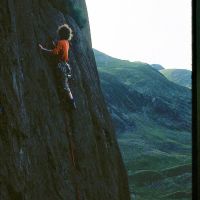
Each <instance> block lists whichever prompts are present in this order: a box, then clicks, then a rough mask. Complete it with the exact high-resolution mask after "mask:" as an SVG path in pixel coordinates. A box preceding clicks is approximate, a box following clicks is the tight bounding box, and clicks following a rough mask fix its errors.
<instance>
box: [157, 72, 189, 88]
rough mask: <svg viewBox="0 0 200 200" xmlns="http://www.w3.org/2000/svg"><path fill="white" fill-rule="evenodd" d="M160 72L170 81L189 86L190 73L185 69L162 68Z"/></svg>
mask: <svg viewBox="0 0 200 200" xmlns="http://www.w3.org/2000/svg"><path fill="white" fill-rule="evenodd" d="M160 72H161V73H162V74H163V75H164V76H165V77H166V78H167V79H169V80H170V81H172V82H174V83H176V84H179V85H182V86H184V87H188V88H191V84H192V77H191V76H192V74H191V71H190V70H186V69H162V70H160Z"/></svg>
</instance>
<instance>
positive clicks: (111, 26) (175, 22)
mask: <svg viewBox="0 0 200 200" xmlns="http://www.w3.org/2000/svg"><path fill="white" fill-rule="evenodd" d="M86 4H87V9H88V14H89V21H90V29H91V36H92V44H93V48H95V49H97V50H99V51H102V52H103V53H106V54H108V55H110V56H113V57H116V58H119V59H125V60H129V61H142V62H146V63H149V64H161V65H162V66H163V67H164V68H182V69H184V68H185V69H190V70H191V63H192V58H191V49H192V46H191V44H192V43H191V37H192V33H191V32H192V30H191V0H86Z"/></svg>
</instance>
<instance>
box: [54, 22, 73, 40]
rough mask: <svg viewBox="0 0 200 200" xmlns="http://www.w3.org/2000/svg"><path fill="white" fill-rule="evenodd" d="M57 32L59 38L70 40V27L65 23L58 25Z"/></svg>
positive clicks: (71, 35)
mask: <svg viewBox="0 0 200 200" xmlns="http://www.w3.org/2000/svg"><path fill="white" fill-rule="evenodd" d="M57 33H58V35H59V37H60V39H61V40H71V39H72V37H73V34H72V29H71V28H70V27H69V26H68V25H67V24H63V25H61V26H59V27H58V29H57Z"/></svg>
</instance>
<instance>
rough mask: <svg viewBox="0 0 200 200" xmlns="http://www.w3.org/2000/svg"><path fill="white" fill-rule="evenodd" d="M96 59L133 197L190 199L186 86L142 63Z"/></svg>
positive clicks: (189, 121) (189, 95)
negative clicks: (172, 80)
mask: <svg viewBox="0 0 200 200" xmlns="http://www.w3.org/2000/svg"><path fill="white" fill-rule="evenodd" d="M95 55H96V51H95ZM96 62H97V66H98V70H99V74H100V79H101V87H102V90H103V93H104V96H105V99H106V102H107V105H108V109H109V111H110V113H111V115H112V119H113V122H114V125H115V128H116V130H117V133H118V135H117V136H118V142H119V144H120V148H121V152H122V155H123V158H124V162H125V164H126V168H127V170H128V174H129V184H130V189H131V192H132V196H135V195H136V199H142V200H145V199H146V200H151V199H172V198H175V199H190V198H189V196H190V193H191V134H190V132H191V91H190V89H187V88H185V87H182V86H179V85H177V84H175V83H173V82H171V81H169V80H168V79H167V78H166V77H165V76H163V75H162V74H161V73H160V72H159V71H157V70H156V69H154V68H152V67H151V65H148V64H146V63H141V62H128V61H123V60H119V59H116V58H111V57H109V56H106V55H105V54H101V52H98V57H96ZM186 166H188V167H186ZM182 181H185V183H184V184H183V183H182Z"/></svg>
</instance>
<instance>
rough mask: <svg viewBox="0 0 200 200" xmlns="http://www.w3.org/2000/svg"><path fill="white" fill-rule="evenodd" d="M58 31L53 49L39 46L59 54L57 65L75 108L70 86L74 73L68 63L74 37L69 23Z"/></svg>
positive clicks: (43, 49)
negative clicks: (70, 42)
mask: <svg viewBox="0 0 200 200" xmlns="http://www.w3.org/2000/svg"><path fill="white" fill-rule="evenodd" d="M57 33H58V36H59V40H58V42H57V44H55V43H54V42H53V44H54V46H55V47H54V48H53V49H46V48H44V47H43V46H42V45H41V44H39V48H40V49H41V50H42V51H45V52H48V53H50V54H52V55H56V56H58V59H59V62H58V66H57V67H58V69H59V71H60V73H61V77H62V81H63V87H64V90H66V91H67V94H68V96H69V101H70V105H71V107H72V108H73V109H76V104H75V101H74V98H73V95H72V93H71V90H70V88H69V79H70V78H72V73H71V68H70V65H69V63H68V61H69V57H68V52H69V41H70V40H71V39H72V37H73V34H72V29H71V28H70V27H69V26H68V25H67V24H64V25H61V26H59V27H58V29H57Z"/></svg>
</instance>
